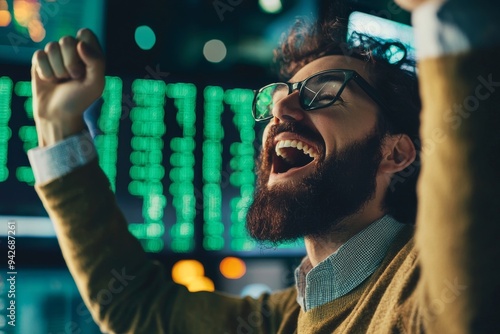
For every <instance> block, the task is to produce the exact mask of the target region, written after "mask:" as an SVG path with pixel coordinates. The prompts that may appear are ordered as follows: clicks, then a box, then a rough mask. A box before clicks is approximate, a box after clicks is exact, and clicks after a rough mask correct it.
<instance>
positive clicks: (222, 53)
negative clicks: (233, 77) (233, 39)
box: [203, 39, 227, 63]
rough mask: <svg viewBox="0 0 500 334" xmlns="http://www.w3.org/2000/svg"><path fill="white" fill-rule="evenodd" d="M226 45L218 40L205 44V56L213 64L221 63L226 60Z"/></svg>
mask: <svg viewBox="0 0 500 334" xmlns="http://www.w3.org/2000/svg"><path fill="white" fill-rule="evenodd" d="M226 54H227V49H226V45H224V43H223V42H222V41H220V40H218V39H212V40H210V41H208V42H206V43H205V46H204V47H203V55H204V56H205V58H206V59H207V60H208V61H209V62H211V63H220V62H221V61H222V60H223V59H224V58H226Z"/></svg>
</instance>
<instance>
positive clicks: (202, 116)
mask: <svg viewBox="0 0 500 334" xmlns="http://www.w3.org/2000/svg"><path fill="white" fill-rule="evenodd" d="M127 88H129V89H130V92H131V93H130V94H125V93H124V82H123V81H122V79H121V78H119V77H106V85H105V89H104V92H103V95H102V98H101V99H100V104H98V105H97V107H95V108H94V109H96V110H94V112H92V111H91V110H88V111H87V112H86V115H85V116H86V121H87V124H88V125H89V129H90V132H91V134H92V135H93V137H94V144H95V146H96V148H97V152H98V156H99V162H100V166H101V167H102V169H103V170H104V172H105V174H106V175H107V177H108V179H109V181H110V184H111V188H112V190H113V191H114V192H115V194H116V197H117V201H118V204H119V205H120V207H121V209H122V210H123V211H124V214H125V217H126V218H127V221H128V222H129V230H130V231H131V233H132V234H133V235H135V236H136V237H137V238H138V239H139V240H140V241H141V243H142V245H143V247H144V249H145V250H146V251H148V252H162V251H172V252H177V253H190V252H192V251H193V250H194V249H195V247H198V248H199V247H202V250H203V251H236V252H247V253H251V252H259V248H260V247H262V246H259V245H256V244H255V242H254V241H253V240H252V239H251V238H249V237H248V235H247V232H246V229H245V218H246V212H247V208H248V206H249V205H250V204H251V201H252V196H253V192H254V185H255V159H256V156H257V153H258V152H257V151H258V150H259V145H260V144H258V143H259V142H260V141H259V140H257V141H256V140H255V139H256V137H257V136H260V135H261V134H260V133H259V131H256V128H255V122H254V119H253V117H252V113H251V105H252V99H253V92H252V91H251V90H249V89H239V88H234V89H227V90H224V89H223V88H222V87H219V86H207V87H204V88H202V89H199V88H198V87H196V86H195V85H194V84H192V83H166V82H164V81H161V80H147V79H136V80H133V81H132V82H131V84H130V87H127ZM18 106H21V107H18ZM14 108H16V109H23V110H22V111H21V110H15V111H14V110H13V109H14ZM37 145H38V142H37V134H36V129H35V125H34V121H33V109H32V98H31V83H30V82H29V81H17V82H15V81H13V80H12V79H11V78H9V77H7V76H3V77H0V189H1V190H0V191H1V192H2V193H3V194H7V192H14V193H19V194H26V195H19V196H21V197H19V196H17V197H16V196H11V197H9V196H4V195H2V197H9V198H5V199H4V200H2V203H3V204H2V205H1V207H0V210H1V211H0V215H8V216H26V215H32V216H36V215H38V214H39V213H40V212H45V211H44V210H43V207H42V206H41V203H40V202H39V200H38V199H37V198H36V194H35V192H34V189H33V185H34V177H33V172H32V170H31V167H30V166H29V163H28V160H27V158H26V151H27V150H29V149H31V148H33V147H36V146H37ZM2 184H3V185H2ZM30 198H31V200H29V199H30ZM10 199H11V201H15V202H16V203H10V202H9V200H10ZM34 208H35V209H34ZM45 215H46V213H45ZM280 249H281V250H283V251H293V250H294V249H300V250H302V246H301V242H299V243H293V244H288V245H283V246H281V247H280Z"/></svg>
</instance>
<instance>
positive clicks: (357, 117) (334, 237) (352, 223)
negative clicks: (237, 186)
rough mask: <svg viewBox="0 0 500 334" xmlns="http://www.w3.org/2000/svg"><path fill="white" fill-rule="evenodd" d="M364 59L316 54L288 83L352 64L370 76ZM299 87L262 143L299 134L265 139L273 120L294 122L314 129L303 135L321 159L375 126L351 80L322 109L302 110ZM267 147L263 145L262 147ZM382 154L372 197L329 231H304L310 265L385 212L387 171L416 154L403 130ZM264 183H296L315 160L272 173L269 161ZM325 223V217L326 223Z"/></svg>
mask: <svg viewBox="0 0 500 334" xmlns="http://www.w3.org/2000/svg"><path fill="white" fill-rule="evenodd" d="M367 66H369V65H367V64H365V63H364V62H362V61H361V60H358V59H353V58H350V57H344V56H337V55H335V56H326V57H322V58H319V59H317V60H315V61H313V62H311V63H309V64H307V65H306V66H304V67H303V68H302V69H300V70H299V71H298V72H297V73H296V74H295V75H294V77H293V78H292V79H291V80H290V81H291V82H296V81H301V80H304V79H305V78H307V77H309V76H311V75H312V74H314V73H317V72H319V71H323V70H327V69H354V70H355V71H357V72H358V73H359V74H360V75H361V76H363V77H364V78H366V79H367V80H368V81H370V75H369V68H367ZM298 95H299V94H298V92H297V91H295V92H293V93H292V94H290V95H288V96H287V97H285V98H283V99H282V100H280V101H279V102H278V103H276V105H275V107H274V110H273V115H274V118H273V119H271V121H270V123H269V125H268V128H267V129H266V131H265V132H264V138H263V142H264V143H266V145H273V143H275V142H276V141H277V140H278V139H279V140H286V139H290V140H293V139H296V138H297V136H299V137H300V133H299V134H296V133H291V132H282V133H280V134H278V135H277V136H276V137H275V138H274V140H273V141H271V143H269V142H268V140H267V135H268V134H269V128H270V127H271V125H277V124H280V123H286V122H296V123H299V124H300V125H301V126H303V127H305V128H307V130H308V132H310V133H314V134H315V136H314V137H315V138H316V139H314V140H311V139H309V137H307V139H306V140H307V142H308V143H309V144H310V145H312V146H313V147H314V149H315V151H317V152H318V154H319V156H320V158H319V159H322V158H321V157H323V158H329V157H331V156H332V155H334V154H336V152H341V151H343V150H344V149H345V148H347V147H348V146H349V145H350V144H352V143H354V142H360V141H362V140H363V139H365V138H366V137H367V136H368V135H369V134H370V133H372V132H373V129H374V127H375V125H376V120H377V110H378V106H377V104H376V103H375V102H374V101H373V100H371V98H370V97H369V96H368V95H366V94H365V93H364V92H363V91H362V90H361V89H360V88H359V87H358V86H357V85H356V84H355V83H354V82H351V83H349V84H348V86H347V87H346V89H345V90H344V92H343V93H342V96H341V98H342V101H339V102H338V103H336V104H334V105H332V106H330V107H327V108H323V109H318V110H315V111H310V112H305V111H304V110H302V108H301V107H300V103H299V98H298ZM264 149H266V147H265V148H264ZM381 155H382V157H381V158H382V159H381V162H380V165H379V168H378V171H377V173H376V174H377V175H376V189H375V194H374V196H373V197H372V198H371V199H369V200H368V201H367V202H366V203H365V205H364V206H363V207H362V208H361V209H360V210H359V211H358V212H355V213H354V214H352V215H350V216H348V217H346V218H344V219H343V220H342V221H340V222H337V223H336V228H335V230H333V231H332V232H331V233H330V234H329V235H324V236H321V237H318V236H314V237H313V236H305V244H306V249H307V252H308V256H309V258H310V260H311V263H312V264H313V265H315V264H317V263H319V262H320V261H322V260H323V259H325V258H326V257H327V256H329V255H330V254H332V253H333V252H335V251H336V250H337V249H338V247H339V246H340V245H342V244H343V243H344V242H345V241H347V240H348V239H349V238H350V237H352V236H353V235H355V234H356V233H358V232H359V231H361V230H362V229H364V228H365V227H367V226H368V225H369V224H370V223H372V222H373V221H375V220H377V219H379V218H381V217H382V216H383V215H384V214H385V212H384V210H383V209H382V202H383V198H384V194H385V192H386V190H387V186H388V184H389V182H390V178H391V176H392V175H393V174H394V173H396V172H398V171H400V170H402V169H404V168H405V167H406V166H408V165H409V164H410V163H411V162H412V161H413V160H414V159H415V148H414V146H413V144H412V143H411V140H410V139H409V137H407V136H406V135H397V136H387V137H385V138H384V139H383V140H382V145H381ZM269 168H270V176H269V178H268V180H267V188H268V189H273V187H280V186H283V185H285V186H286V184H293V183H297V182H299V180H301V179H302V178H304V177H307V176H308V175H310V174H311V173H312V172H313V171H314V170H315V168H316V161H314V162H312V163H311V164H309V165H307V166H305V167H303V168H301V169H299V170H296V171H293V172H287V173H280V174H278V173H274V172H273V168H274V167H273V166H270V167H269ZM325 223H327V222H325Z"/></svg>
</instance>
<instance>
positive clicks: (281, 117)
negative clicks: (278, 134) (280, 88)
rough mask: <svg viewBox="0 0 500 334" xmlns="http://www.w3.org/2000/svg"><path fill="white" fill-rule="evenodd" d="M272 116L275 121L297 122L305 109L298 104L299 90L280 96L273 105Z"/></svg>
mask: <svg viewBox="0 0 500 334" xmlns="http://www.w3.org/2000/svg"><path fill="white" fill-rule="evenodd" d="M273 116H274V121H275V122H278V123H279V122H298V121H301V120H302V119H303V118H304V116H305V111H304V110H303V109H302V107H301V106H300V102H299V92H298V91H294V92H293V93H291V94H290V95H287V96H285V97H284V98H282V99H281V100H280V101H278V103H276V104H275V105H274V108H273Z"/></svg>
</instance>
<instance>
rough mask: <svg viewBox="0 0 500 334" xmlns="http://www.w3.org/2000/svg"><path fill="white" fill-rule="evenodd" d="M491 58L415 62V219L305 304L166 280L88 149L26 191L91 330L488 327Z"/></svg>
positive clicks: (493, 148)
mask: <svg viewBox="0 0 500 334" xmlns="http://www.w3.org/2000/svg"><path fill="white" fill-rule="evenodd" d="M499 64H500V50H499V49H490V50H481V51H476V52H474V53H466V54H462V55H460V56H447V57H441V58H437V59H427V60H424V61H422V62H420V64H419V76H420V82H421V94H422V99H423V112H422V129H421V135H422V143H423V152H422V163H423V166H422V172H421V176H420V180H419V184H418V197H419V208H418V217H417V224H416V231H415V233H414V231H413V228H412V227H407V228H405V229H404V230H403V231H402V232H401V233H400V235H399V236H398V237H397V238H396V241H395V242H394V244H393V246H392V248H391V249H390V250H389V252H388V254H387V256H386V258H385V260H384V261H383V263H382V264H381V266H380V267H379V268H378V270H377V271H376V272H375V273H374V274H373V275H372V276H370V277H369V278H368V279H367V280H366V281H365V282H363V283H362V284H361V285H360V286H358V287H357V288H356V289H355V290H354V291H352V292H351V293H349V294H347V295H346V296H343V297H341V298H339V299H337V300H334V301H332V302H330V303H328V304H326V305H323V306H320V307H317V308H315V309H313V310H311V311H309V312H307V313H304V312H302V311H301V310H300V307H299V306H298V305H297V303H296V301H295V298H296V292H295V290H294V289H293V288H290V289H287V290H284V291H280V292H277V293H273V294H271V295H263V296H262V297H261V298H259V299H257V300H254V299H251V298H243V299H242V298H238V297H232V296H228V295H224V294H221V293H208V292H197V293H190V292H188V291H187V290H186V289H185V288H184V287H182V286H178V285H176V284H174V283H172V282H171V280H170V275H169V273H167V272H166V271H165V269H164V268H163V267H162V266H161V265H159V264H157V263H154V262H152V261H150V260H148V258H147V256H146V255H145V253H144V252H143V251H142V248H141V246H140V244H139V243H138V241H137V240H136V239H135V238H134V237H133V236H132V235H131V234H130V233H129V232H128V229H127V224H126V222H125V219H124V217H123V216H122V214H121V212H120V210H119V208H118V207H117V205H116V203H115V199H114V196H113V193H112V192H111V191H110V190H109V184H108V181H107V179H106V177H105V176H104V174H103V173H102V171H101V170H100V169H99V167H98V164H97V162H95V161H94V162H93V163H91V164H89V165H87V166H85V167H83V168H80V169H78V170H76V171H74V172H73V173H71V174H69V175H67V176H64V177H62V178H60V179H57V180H55V181H53V182H51V183H50V184H47V185H43V186H37V191H38V193H39V195H40V197H41V199H42V201H43V203H44V205H45V207H46V208H47V210H48V212H49V214H50V216H51V218H52V220H53V222H54V224H55V228H56V232H57V235H58V239H59V243H60V246H61V249H62V252H63V255H64V257H65V260H66V262H67V265H68V267H69V269H70V271H71V273H72V275H73V277H74V279H75V281H76V283H77V286H78V288H79V290H80V293H81V295H82V297H83V299H84V301H85V303H86V304H87V306H88V307H89V309H90V311H91V313H92V315H93V317H94V319H95V321H96V322H97V323H98V324H99V325H100V328H101V329H102V331H103V332H110V333H197V334H198V333H217V334H222V333H356V334H359V333H405V334H409V333H423V332H425V333H440V334H441V333H453V334H455V333H456V334H461V333H487V334H493V333H500V325H499V324H500V306H499V305H500V269H499V262H500V261H499V260H500V256H499V255H500V239H499V235H500V158H499V156H500V65H499ZM401 112H404V110H402V111H401ZM414 234H415V237H414V238H413V235H414Z"/></svg>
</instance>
